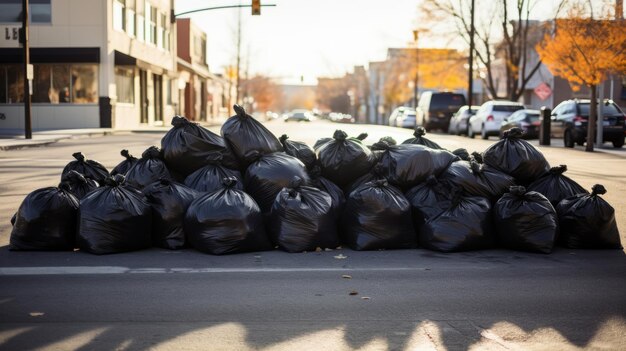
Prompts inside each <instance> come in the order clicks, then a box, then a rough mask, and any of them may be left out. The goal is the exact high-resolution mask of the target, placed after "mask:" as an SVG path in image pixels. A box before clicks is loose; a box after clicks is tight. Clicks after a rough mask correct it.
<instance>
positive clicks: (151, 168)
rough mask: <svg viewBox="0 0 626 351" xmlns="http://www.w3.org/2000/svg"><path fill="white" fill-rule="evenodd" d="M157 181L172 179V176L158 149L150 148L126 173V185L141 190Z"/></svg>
mask: <svg viewBox="0 0 626 351" xmlns="http://www.w3.org/2000/svg"><path fill="white" fill-rule="evenodd" d="M159 179H172V176H171V175H170V172H169V170H168V169H167V166H166V165H165V162H163V158H162V157H161V151H160V150H159V148H158V147H156V146H150V147H149V148H148V149H146V151H144V152H143V154H141V159H139V161H137V163H135V165H134V166H133V167H132V168H131V169H129V170H128V172H126V183H127V184H129V185H131V186H134V187H136V188H137V189H139V190H141V189H143V188H144V187H145V186H147V185H148V184H151V183H154V182H156V181H157V180H159Z"/></svg>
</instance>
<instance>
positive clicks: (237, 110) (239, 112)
mask: <svg viewBox="0 0 626 351" xmlns="http://www.w3.org/2000/svg"><path fill="white" fill-rule="evenodd" d="M233 110H235V113H236V114H237V116H239V117H250V115H248V114H247V113H246V109H244V108H243V107H242V106H239V105H237V104H235V105H233Z"/></svg>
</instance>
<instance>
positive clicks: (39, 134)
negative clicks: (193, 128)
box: [0, 119, 225, 151]
mask: <svg viewBox="0 0 626 351" xmlns="http://www.w3.org/2000/svg"><path fill="white" fill-rule="evenodd" d="M224 121H225V119H219V120H218V119H216V120H214V121H213V122H201V123H200V125H202V126H203V127H205V128H210V127H215V126H218V125H221V124H222V123H223V122H224ZM171 128H172V126H169V125H168V126H143V127H139V128H135V129H112V128H86V129H58V130H41V131H33V138H32V139H30V140H29V139H24V132H23V131H17V130H15V131H14V130H11V131H10V132H9V133H7V132H3V131H0V150H2V151H6V150H15V149H21V148H25V147H40V146H46V145H50V144H53V143H56V142H57V141H59V140H64V139H78V138H88V137H92V136H103V135H110V134H116V133H163V134H165V133H166V132H167V131H168V130H170V129H171Z"/></svg>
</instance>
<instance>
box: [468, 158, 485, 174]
mask: <svg viewBox="0 0 626 351" xmlns="http://www.w3.org/2000/svg"><path fill="white" fill-rule="evenodd" d="M481 167H482V165H481V164H480V163H478V162H476V161H474V160H470V168H471V169H472V173H474V175H478V174H480V171H481Z"/></svg>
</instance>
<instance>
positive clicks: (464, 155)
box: [452, 147, 472, 161]
mask: <svg viewBox="0 0 626 351" xmlns="http://www.w3.org/2000/svg"><path fill="white" fill-rule="evenodd" d="M452 153H453V154H454V155H456V156H457V157H458V158H460V159H461V160H463V161H469V160H471V159H472V157H471V156H470V153H469V152H468V151H467V149H465V148H462V147H461V148H458V149H456V150H454V151H452Z"/></svg>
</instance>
